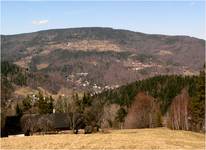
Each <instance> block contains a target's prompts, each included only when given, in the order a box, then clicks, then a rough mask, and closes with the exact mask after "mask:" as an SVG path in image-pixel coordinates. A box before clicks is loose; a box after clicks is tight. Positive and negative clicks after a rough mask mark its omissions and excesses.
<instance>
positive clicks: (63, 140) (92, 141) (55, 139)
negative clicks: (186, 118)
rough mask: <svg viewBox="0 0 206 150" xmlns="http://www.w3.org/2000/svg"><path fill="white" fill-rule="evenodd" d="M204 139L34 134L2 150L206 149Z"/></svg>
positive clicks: (151, 133) (170, 133) (164, 133)
mask: <svg viewBox="0 0 206 150" xmlns="http://www.w3.org/2000/svg"><path fill="white" fill-rule="evenodd" d="M204 147H205V136H204V134H201V133H195V132H190V131H180V130H169V129H167V128H154V129H124V130H107V132H104V133H94V134H77V135H75V134H57V135H34V136H30V137H9V138H1V149H172V150H174V149H191V150H194V149H204Z"/></svg>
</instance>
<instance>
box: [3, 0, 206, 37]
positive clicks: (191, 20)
mask: <svg viewBox="0 0 206 150" xmlns="http://www.w3.org/2000/svg"><path fill="white" fill-rule="evenodd" d="M204 9H205V1H181V2H180V1H173V2H166V1H160V2H157V1H153V2H151V1H150V2H149V1H131V2H126V1H120V2H117V1H110V2H109V1H104V2H97V1H96V2H95V1H93V2H75V1H70V2H69V1H67V2H66V1H64V2H62V1H59V2H57V1H53V2H51V1H50V2H49V1H40V0H39V1H36V2H35V1H32V2H26V1H21V2H20V1H16V2H15V1H3V2H1V34H17V33H25V32H33V31H38V30H44V29H54V28H70V27H97V26H98V27H99V26H100V27H113V28H118V29H129V30H133V31H139V32H144V33H151V34H156V33H157V34H168V35H189V36H194V37H198V38H204V39H206V38H205V31H204V30H205V28H204V25H205V19H204V17H205V16H204V15H205V12H204V11H205V10H204Z"/></svg>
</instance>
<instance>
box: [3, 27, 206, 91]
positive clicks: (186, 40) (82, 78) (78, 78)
mask: <svg viewBox="0 0 206 150" xmlns="http://www.w3.org/2000/svg"><path fill="white" fill-rule="evenodd" d="M1 47H2V51H1V54H2V55H1V59H2V61H9V62H12V63H14V64H17V65H18V66H20V67H22V68H26V69H27V70H29V71H30V72H32V74H33V75H34V77H36V78H35V79H33V80H31V81H30V82H29V83H28V84H29V87H31V88H34V89H35V88H37V87H42V88H43V89H46V90H48V91H49V92H51V93H53V94H57V93H58V92H59V91H63V89H74V90H77V91H78V90H79V91H82V90H83V91H85V90H87V91H92V92H96V93H98V92H101V91H102V90H104V89H113V88H116V87H119V86H121V85H124V84H127V83H131V82H133V81H136V80H140V79H144V78H148V77H151V76H155V75H159V74H184V75H194V74H197V73H198V71H199V70H200V68H202V67H203V64H204V56H205V55H204V53H205V41H204V40H201V39H197V38H193V37H188V36H167V35H154V34H144V33H140V32H133V31H128V30H119V29H112V28H100V27H88V28H69V29H52V30H45V31H39V32H33V33H25V34H18V35H2V36H1Z"/></svg>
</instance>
